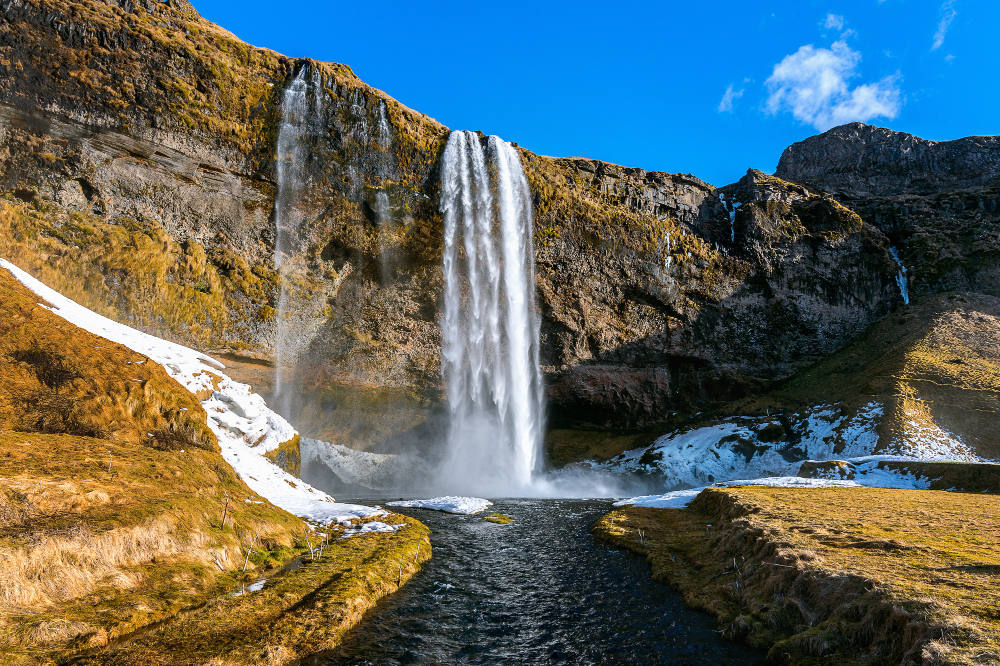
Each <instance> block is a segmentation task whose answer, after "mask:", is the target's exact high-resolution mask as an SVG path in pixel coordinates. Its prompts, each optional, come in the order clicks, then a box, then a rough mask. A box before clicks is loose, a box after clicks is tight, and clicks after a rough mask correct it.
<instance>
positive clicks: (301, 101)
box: [274, 67, 322, 416]
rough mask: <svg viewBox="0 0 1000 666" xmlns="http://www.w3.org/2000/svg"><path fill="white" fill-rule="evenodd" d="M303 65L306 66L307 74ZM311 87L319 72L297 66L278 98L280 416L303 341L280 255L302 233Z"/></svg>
mask: <svg viewBox="0 0 1000 666" xmlns="http://www.w3.org/2000/svg"><path fill="white" fill-rule="evenodd" d="M307 69H310V70H311V72H312V73H311V75H310V74H309V73H308V72H307ZM310 88H312V89H313V90H314V91H315V90H319V89H320V85H319V72H318V71H317V70H316V69H314V68H307V67H302V69H300V70H299V73H298V74H297V75H296V77H295V79H294V80H293V81H292V82H291V84H289V86H288V88H286V89H285V94H284V97H283V98H282V103H281V125H280V127H279V129H278V146H277V177H278V193H277V196H276V197H275V202H274V220H275V241H274V267H275V269H276V270H277V271H278V273H279V275H280V276H281V295H280V296H279V298H278V314H277V325H278V331H277V340H276V342H275V361H276V363H275V365H276V370H275V384H274V397H275V401H276V405H275V406H276V408H277V409H278V411H279V412H280V413H281V414H283V415H285V416H288V415H289V414H290V411H291V401H292V399H293V396H294V391H291V390H289V386H288V381H287V380H288V379H289V376H290V374H292V373H293V372H294V369H295V359H296V358H297V356H298V354H299V352H300V351H301V347H302V346H303V344H304V342H303V340H301V339H299V337H298V336H296V331H301V330H302V327H301V326H297V325H296V322H295V321H292V317H291V315H292V313H291V311H290V310H291V308H290V303H289V301H290V299H291V295H290V293H289V289H288V284H289V282H290V277H291V275H290V274H291V267H290V266H289V265H288V264H287V263H286V262H285V258H286V257H287V256H290V255H293V254H296V253H298V252H299V250H300V249H301V248H300V247H299V244H300V242H301V239H302V236H303V234H302V225H303V221H304V219H303V215H302V208H301V205H302V196H303V193H304V191H305V187H306V172H305V168H304V165H305V163H306V159H307V158H308V156H309V151H308V146H307V144H306V139H307V137H308V136H309V135H310V133H312V132H314V131H315V128H314V127H313V125H314V124H315V123H316V122H317V118H319V117H320V114H321V112H322V98H321V95H318V94H310V93H309V91H310Z"/></svg>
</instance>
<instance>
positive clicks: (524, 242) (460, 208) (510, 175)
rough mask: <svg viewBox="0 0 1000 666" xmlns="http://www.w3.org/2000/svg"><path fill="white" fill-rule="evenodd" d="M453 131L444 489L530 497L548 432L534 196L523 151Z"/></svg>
mask: <svg viewBox="0 0 1000 666" xmlns="http://www.w3.org/2000/svg"><path fill="white" fill-rule="evenodd" d="M485 143H486V146H485V149H484V146H483V141H481V140H480V138H479V137H478V136H477V135H475V134H473V133H471V132H461V131H459V132H452V134H451V136H450V137H449V139H448V145H447V147H446V148H445V152H444V157H443V171H442V194H441V212H442V213H443V214H444V225H445V228H444V240H445V248H444V261H443V268H444V278H445V289H444V317H443V326H442V350H441V358H442V361H441V365H442V372H443V375H444V381H445V385H446V389H447V397H448V405H449V409H450V423H449V432H448V459H447V461H446V463H445V464H444V466H443V467H442V474H441V485H442V486H443V487H446V488H449V489H452V490H455V491H461V492H475V493H478V494H482V493H490V494H491V495H493V496H498V495H499V496H502V495H511V494H516V493H518V492H524V491H526V490H527V489H528V488H529V486H530V485H531V483H532V481H533V479H534V475H535V473H536V472H537V471H538V469H537V468H538V463H539V449H540V446H539V445H540V441H541V437H542V428H543V423H542V420H543V395H542V378H541V372H540V370H539V348H538V347H539V345H538V337H539V321H538V316H537V314H536V312H535V293H534V292H535V290H534V262H533V250H532V242H531V234H532V217H531V194H530V191H529V189H528V181H527V178H526V177H525V175H524V170H523V169H522V167H521V161H520V157H519V156H518V154H517V151H516V150H515V149H514V147H513V146H511V145H510V144H509V143H506V142H504V141H502V140H501V139H499V138H498V137H495V136H491V137H489V138H488V139H486V141H485Z"/></svg>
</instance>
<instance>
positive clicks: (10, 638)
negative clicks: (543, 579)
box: [0, 271, 430, 664]
mask: <svg viewBox="0 0 1000 666" xmlns="http://www.w3.org/2000/svg"><path fill="white" fill-rule="evenodd" d="M37 300H38V299H37V297H35V296H34V295H33V294H31V293H30V292H29V291H28V290H27V289H25V288H24V287H23V286H21V285H20V284H19V283H18V282H16V281H15V280H13V278H12V277H11V276H10V274H9V273H7V272H6V271H0V371H2V373H3V375H4V378H5V381H4V383H3V384H2V385H0V654H2V655H3V657H4V658H3V660H2V661H3V663H4V664H8V663H10V664H36V663H52V662H53V661H59V660H62V659H65V658H66V657H68V656H70V655H74V654H78V655H79V654H83V653H85V652H88V651H101V650H104V649H106V648H107V647H108V646H120V645H124V642H127V639H128V637H130V636H131V635H132V634H133V632H136V631H142V630H143V628H144V627H149V626H150V625H151V624H154V623H157V622H163V621H170V620H171V619H172V618H177V617H179V614H180V615H183V613H184V611H185V609H191V608H195V607H199V606H200V605H202V604H204V603H205V602H206V601H209V600H212V599H215V598H217V597H219V596H220V595H224V594H225V593H226V592H227V591H229V590H232V589H233V588H234V586H239V585H240V584H242V583H244V582H247V581H252V580H254V579H256V578H257V577H259V576H261V575H262V574H264V573H266V572H268V571H272V570H274V569H275V568H277V567H279V566H281V565H283V564H284V563H286V562H288V561H289V560H290V559H294V558H295V557H297V556H298V554H299V553H301V552H302V550H303V549H304V548H305V546H306V543H307V540H306V539H307V537H306V535H307V529H308V528H307V526H306V525H305V523H303V521H302V520H300V519H299V518H296V517H295V516H292V515H291V514H289V513H287V512H285V511H283V510H281V509H279V508H277V507H275V506H273V505H271V504H270V503H269V502H267V501H266V500H263V499H262V498H261V497H259V496H258V495H257V494H256V493H254V492H253V491H251V490H250V489H249V488H248V487H247V486H246V485H245V484H244V483H242V482H241V481H240V480H239V479H238V478H237V477H236V475H235V473H234V472H233V470H232V468H231V467H230V466H229V465H228V464H227V463H226V462H225V461H224V460H223V459H222V456H221V455H220V453H219V451H218V445H217V444H216V442H215V439H214V436H212V435H211V431H209V430H208V427H207V425H206V422H205V418H206V417H205V414H204V411H203V410H202V408H201V406H200V405H199V403H198V402H197V399H196V398H195V396H193V395H191V394H190V393H188V392H187V391H186V390H185V389H184V388H183V387H181V386H180V384H178V383H177V382H175V381H174V380H173V379H171V378H170V377H169V376H167V374H166V373H165V372H164V370H163V368H162V367H161V366H159V365H157V364H155V363H153V362H151V361H147V360H146V359H144V358H143V357H141V356H140V355H138V354H135V353H133V352H132V351H130V350H128V349H126V348H125V347H122V346H120V345H117V344H114V343H111V342H109V341H107V340H104V339H102V338H98V337H96V336H93V335H91V334H89V333H87V332H86V331H83V330H81V329H78V328H76V327H74V326H72V325H70V324H68V323H67V322H65V321H64V320H62V319H60V318H59V317H57V316H55V315H54V314H52V313H51V312H49V311H48V310H46V309H45V308H44V307H42V306H40V305H38V304H37V302H36V301H37ZM37 393H42V394H45V395H47V396H52V398H51V399H50V401H49V402H50V403H51V404H54V405H55V407H57V408H60V407H61V406H62V405H66V404H68V405H69V408H68V411H67V413H66V414H65V415H62V414H61V413H57V414H56V416H58V417H59V418H56V416H52V415H48V414H43V416H44V417H45V418H32V419H25V407H24V400H23V396H24V395H26V394H37ZM36 412H37V410H36ZM35 416H37V414H35ZM39 430H42V431H43V432H38V431H39ZM149 432H154V433H155V432H160V433H161V436H159V437H153V438H150V437H149V436H148V435H147V433H149ZM85 435H90V436H85ZM95 435H99V436H95ZM185 437H186V438H188V439H184V438H185ZM178 438H180V439H178ZM184 442H189V443H193V444H195V446H188V445H187V444H185V443H184ZM182 449H183V450H182ZM287 453H288V452H287V451H286V454H287ZM223 516H225V523H223ZM393 520H402V518H393ZM411 522H412V524H411V525H409V526H408V527H407V528H405V529H404V530H401V531H400V532H395V533H392V534H380V535H373V536H372V537H365V538H364V539H359V540H357V542H356V543H357V544H365V547H364V548H361V549H358V547H357V546H353V545H348V543H347V542H345V544H343V545H339V544H338V545H335V546H334V547H332V548H331V549H330V550H328V551H327V552H328V553H330V554H334V553H336V557H337V562H336V567H335V568H333V569H331V568H330V567H327V568H323V567H316V568H311V569H309V571H311V572H312V574H311V577H310V576H305V575H304V574H298V573H295V572H293V573H291V574H288V580H289V581H298V582H294V584H293V583H292V582H289V583H288V584H289V585H293V586H294V587H295V589H296V590H298V594H299V598H300V600H304V601H302V604H301V608H300V610H301V613H300V616H297V617H299V619H300V620H301V622H302V623H304V624H301V625H294V623H291V622H286V623H285V624H284V625H281V626H282V627H283V628H282V629H281V632H284V633H282V635H286V634H287V646H290V647H286V649H287V651H288V654H293V653H298V652H301V651H302V650H304V649H306V648H305V647H303V646H305V645H306V644H307V641H306V639H305V638H303V632H305V634H308V635H309V636H311V635H312V633H310V632H313V630H315V631H316V632H318V633H317V634H316V635H317V636H318V635H326V636H328V639H326V640H327V641H328V642H329V641H335V640H339V636H340V635H341V634H342V632H343V630H344V629H346V627H347V626H349V625H350V624H352V623H353V622H356V621H357V619H358V618H359V617H360V613H361V612H362V611H363V609H364V608H367V607H368V606H370V605H371V604H372V603H374V601H375V600H376V599H378V598H380V597H381V596H382V595H384V594H386V593H388V592H390V591H392V590H394V589H395V587H396V586H397V585H398V584H400V583H402V582H403V581H405V580H406V579H407V578H408V577H409V576H410V575H412V573H413V571H415V569H416V567H417V566H418V565H419V561H420V560H419V558H416V557H412V558H411V556H410V555H409V554H407V555H406V556H405V557H403V558H402V559H405V560H406V561H407V562H409V561H410V559H412V560H413V561H412V563H411V564H409V565H407V566H406V567H404V568H403V570H402V572H400V571H399V569H398V563H397V565H396V573H395V574H394V575H390V573H387V572H388V570H389V569H390V568H392V567H390V566H389V564H387V560H386V559H385V558H386V557H389V555H387V554H392V553H397V552H399V553H402V552H406V553H409V551H411V550H412V551H417V550H418V547H421V548H422V549H423V552H422V555H421V557H423V558H424V559H426V557H429V555H430V545H429V542H428V541H427V536H426V534H427V533H426V529H425V528H423V526H422V525H420V524H419V523H417V522H416V521H411ZM341 530H342V528H336V529H335V530H334V534H333V536H334V537H336V536H337V533H338V532H339V531H341ZM313 540H315V537H313ZM352 542H353V540H352ZM251 547H252V548H253V550H252V552H250V555H249V557H247V553H248V551H249V550H250V548H251ZM399 549H402V550H399ZM392 556H393V557H395V555H392ZM408 558H409V559H408ZM244 565H246V571H245V572H244V571H243V567H244ZM338 567H339V568H338ZM345 570H350V571H351V572H353V573H352V574H351V575H352V576H355V577H357V578H358V579H359V580H363V581H367V582H369V583H371V585H369V586H368V587H364V586H361V585H360V584H357V585H355V586H353V587H347V588H344V589H343V594H349V599H350V600H352V601H351V602H350V603H352V604H354V605H353V606H352V608H354V609H355V610H356V612H354V611H352V612H351V613H347V614H345V615H344V618H343V621H342V622H341V624H340V625H337V626H338V627H339V629H336V631H335V630H334V629H333V628H331V627H327V626H326V624H323V626H321V627H319V628H316V627H310V625H308V622H310V621H312V622H316V623H323V622H325V621H323V620H322V618H321V617H320V614H319V613H317V612H313V614H312V615H308V613H307V611H309V609H310V608H311V606H310V603H311V602H309V601H308V599H306V597H307V596H308V595H310V594H312V593H316V594H319V588H321V587H322V588H324V589H325V587H326V586H328V584H329V583H331V582H332V581H333V580H334V579H337V580H339V579H340V578H341V577H343V578H345V580H348V579H350V577H349V576H346V575H345V574H344V573H343V572H344V571H345ZM324 572H326V575H327V577H326V578H324V577H323V576H324ZM377 581H381V582H377ZM310 586H311V587H310ZM337 589H338V590H339V589H341V588H337ZM314 596H315V595H314ZM309 598H310V599H311V598H312V597H309ZM269 603H270V602H269ZM287 610H288V609H287V608H286V607H284V606H280V605H278V606H275V607H274V608H271V609H270V611H268V612H271V611H273V613H272V614H279V615H280V613H284V612H286V611H287ZM279 611H280V612H279ZM263 612H264V611H262V610H261V609H260V608H257V609H255V610H254V613H255V614H260V613H263ZM296 612H298V611H296ZM302 613H305V614H306V615H302ZM275 617H277V616H276V615H275ZM277 624H278V620H277V619H275V620H274V622H272V625H273V626H272V632H271V633H270V634H268V635H269V636H270V637H271V638H274V636H275V635H276V634H275V633H274V631H275V630H274V627H275V626H277ZM293 625H294V626H293ZM220 627H221V625H220V624H219V623H218V622H215V621H213V622H212V623H210V624H207V625H205V628H204V630H205V632H207V634H208V635H211V634H212V632H213V631H218V630H220ZM295 627H298V628H295ZM324 632H325V633H324ZM337 632H339V633H337ZM261 635H262V632H261V628H260V626H258V627H256V628H255V629H254V630H253V631H248V633H247V634H246V635H245V636H243V638H242V639H241V640H246V641H251V642H252V641H253V640H256V639H257V638H258V637H259V636H261ZM296 637H297V638H296ZM230 638H231V639H232V640H236V638H234V637H232V636H230ZM206 640H208V641H209V642H210V643H211V639H210V638H206ZM296 641H299V642H298V643H297V642H296ZM303 641H305V642H303ZM300 643H301V645H300ZM212 645H214V646H215V647H216V648H218V649H219V650H220V652H219V654H222V653H224V652H226V650H225V649H223V648H222V647H221V646H220V645H219V644H218V643H212ZM327 645H328V643H322V644H321V645H320V647H319V648H317V649H326V646H327ZM279 652H280V651H279ZM279 652H275V653H274V655H275V656H274V658H275V659H279V657H281V654H284V653H280V654H279ZM247 654H249V653H247ZM216 656H218V655H216ZM168 657H169V654H166V653H165V655H164V657H163V658H164V659H166V658H168ZM252 661H253V660H252V659H250V658H249V657H247V658H246V659H245V660H244V661H242V662H239V661H237V662H234V663H252ZM131 663H146V662H144V661H142V660H139V661H132V662H131Z"/></svg>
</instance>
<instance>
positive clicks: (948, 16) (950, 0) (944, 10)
mask: <svg viewBox="0 0 1000 666" xmlns="http://www.w3.org/2000/svg"><path fill="white" fill-rule="evenodd" d="M956 16H958V12H957V11H955V0H947V1H946V2H945V3H944V4H942V5H941V22H940V23H938V29H937V32H935V33H934V44H933V45H932V46H931V51H937V50H938V49H939V48H941V46H942V45H943V44H944V38H945V35H947V34H948V28H950V27H951V22H952V21H954V20H955V17H956Z"/></svg>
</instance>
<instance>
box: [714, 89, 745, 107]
mask: <svg viewBox="0 0 1000 666" xmlns="http://www.w3.org/2000/svg"><path fill="white" fill-rule="evenodd" d="M740 97H743V88H740V89H739V90H733V84H732V83H730V84H729V87H728V88H726V92H725V93H723V95H722V101H721V102H719V113H727V112H731V111H732V110H733V101H734V100H737V99H739V98H740Z"/></svg>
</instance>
